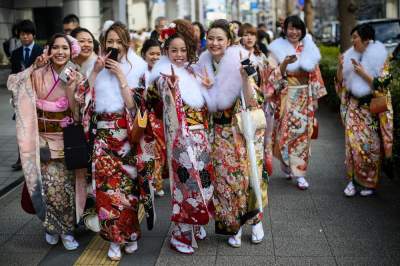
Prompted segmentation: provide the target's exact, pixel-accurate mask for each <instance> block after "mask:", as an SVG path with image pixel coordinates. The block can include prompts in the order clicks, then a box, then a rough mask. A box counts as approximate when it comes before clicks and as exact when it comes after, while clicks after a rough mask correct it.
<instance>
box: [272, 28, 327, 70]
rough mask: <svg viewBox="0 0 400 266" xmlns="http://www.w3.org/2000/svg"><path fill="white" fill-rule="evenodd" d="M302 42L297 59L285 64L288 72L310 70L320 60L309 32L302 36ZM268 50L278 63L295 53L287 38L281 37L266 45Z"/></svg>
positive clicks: (319, 54)
mask: <svg viewBox="0 0 400 266" xmlns="http://www.w3.org/2000/svg"><path fill="white" fill-rule="evenodd" d="M302 42H303V45H304V49H303V51H302V52H301V54H300V55H299V56H298V58H297V61H296V62H294V63H293V64H289V65H288V66H287V70H288V71H290V72H295V71H298V70H304V71H307V72H311V71H313V70H314V69H315V68H316V66H317V65H318V63H319V61H320V60H321V53H320V52H319V49H318V47H317V46H316V45H315V43H314V41H313V40H312V38H311V36H310V35H309V34H307V35H306V36H305V37H304V39H303V40H302ZM268 50H269V51H270V52H271V54H272V55H273V57H274V58H275V59H276V60H277V61H278V63H279V64H280V63H282V62H283V60H284V59H285V57H286V56H288V55H294V54H296V50H295V48H294V47H293V45H292V44H291V43H290V42H289V41H288V40H287V39H284V38H282V37H281V38H278V39H276V40H275V41H273V42H272V43H271V44H270V45H268Z"/></svg>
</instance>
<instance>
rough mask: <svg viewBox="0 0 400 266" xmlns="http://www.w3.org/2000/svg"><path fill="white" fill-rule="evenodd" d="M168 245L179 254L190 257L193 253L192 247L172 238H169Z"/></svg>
mask: <svg viewBox="0 0 400 266" xmlns="http://www.w3.org/2000/svg"><path fill="white" fill-rule="evenodd" d="M170 245H171V248H172V249H173V250H175V251H177V252H179V253H182V254H187V255H191V254H193V253H194V249H193V247H191V246H190V245H187V244H185V243H183V242H181V241H179V240H177V239H175V238H174V237H171V241H170Z"/></svg>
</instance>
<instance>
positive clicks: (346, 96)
mask: <svg viewBox="0 0 400 266" xmlns="http://www.w3.org/2000/svg"><path fill="white" fill-rule="evenodd" d="M386 57H387V52H386V49H385V47H384V45H383V44H382V43H380V42H378V41H375V42H371V43H369V44H368V46H367V49H366V50H365V51H364V53H363V54H360V53H358V52H356V51H355V50H354V48H350V49H349V50H348V51H346V52H345V53H344V65H343V79H344V80H343V83H342V84H336V90H337V93H338V95H339V97H340V100H341V107H340V113H341V117H342V121H343V124H344V127H345V144H346V160H345V164H346V172H347V178H348V179H349V180H352V181H353V183H354V184H355V185H356V186H359V187H360V186H361V188H370V189H375V188H377V185H378V181H379V177H380V169H381V162H382V158H383V155H385V156H386V157H391V153H392V144H393V110H392V106H391V102H390V101H389V106H388V109H389V110H388V111H387V112H383V113H380V114H372V113H371V112H370V110H369V104H370V101H371V98H372V94H378V93H387V96H388V97H389V99H390V93H389V92H386V91H385V88H384V82H383V80H382V79H380V78H379V77H384V76H386V75H385V74H387V73H385V68H384V65H385V60H386ZM351 59H355V60H356V61H357V62H360V63H361V65H362V66H363V67H364V69H365V71H366V72H367V73H368V74H369V75H371V76H373V77H374V78H375V82H374V85H375V86H374V88H373V89H374V90H375V91H374V90H373V89H371V87H370V85H369V84H368V83H366V82H365V81H364V80H363V79H362V78H361V77H360V76H358V75H357V74H356V73H355V72H354V71H353V65H352V63H351Z"/></svg>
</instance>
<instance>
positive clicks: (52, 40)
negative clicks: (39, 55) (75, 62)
mask: <svg viewBox="0 0 400 266" xmlns="http://www.w3.org/2000/svg"><path fill="white" fill-rule="evenodd" d="M58 38H64V39H65V40H66V41H67V43H68V46H69V50H70V52H71V51H72V47H71V46H72V45H71V42H70V40H69V39H68V37H67V35H66V34H64V33H56V34H54V35H53V36H51V37H50V39H49V40H48V41H47V43H46V45H47V46H48V47H49V48H48V50H47V55H51V47H52V46H53V45H54V42H55V41H56V39H58ZM71 56H72V53H70V59H71Z"/></svg>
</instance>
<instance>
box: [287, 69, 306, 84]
mask: <svg viewBox="0 0 400 266" xmlns="http://www.w3.org/2000/svg"><path fill="white" fill-rule="evenodd" d="M287 79H288V83H289V86H299V85H305V84H308V82H309V79H310V73H308V72H305V71H297V72H288V73H287Z"/></svg>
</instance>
